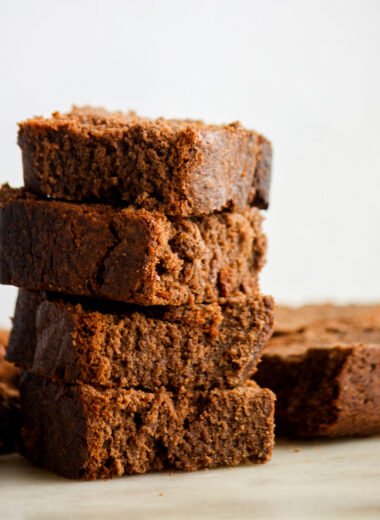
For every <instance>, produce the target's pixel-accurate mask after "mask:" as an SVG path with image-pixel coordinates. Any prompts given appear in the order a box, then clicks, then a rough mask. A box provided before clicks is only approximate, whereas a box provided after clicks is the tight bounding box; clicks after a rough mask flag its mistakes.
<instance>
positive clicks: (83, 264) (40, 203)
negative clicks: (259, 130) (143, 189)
mask: <svg viewBox="0 0 380 520" xmlns="http://www.w3.org/2000/svg"><path fill="white" fill-rule="evenodd" d="M261 222H262V218H261V215H260V213H259V210H257V209H256V208H249V209H247V210H244V211H241V212H237V211H236V212H229V211H225V212H222V213H215V214H213V215H207V216H204V217H199V218H193V219H186V218H176V219H174V218H173V219H170V218H168V217H166V216H165V215H162V214H161V213H157V212H153V213H150V212H148V211H146V210H145V209H135V208H124V209H120V208H119V209H118V208H114V207H112V206H105V205H101V204H76V203H72V202H71V203H70V202H57V201H55V200H42V199H38V198H37V197H36V196H35V195H33V194H31V193H30V192H28V191H26V190H24V189H12V188H9V186H7V185H5V186H3V187H2V188H1V190H0V283H3V284H11V285H16V286H18V287H22V288H24V289H31V290H48V291H56V292H63V293H67V294H74V295H78V296H92V297H96V298H101V299H109V300H118V301H123V302H131V303H137V304H139V305H183V304H188V303H191V302H199V303H203V302H211V301H216V300H217V299H218V298H219V297H229V296H232V295H234V294H236V293H238V292H243V293H247V294H249V293H250V292H252V290H253V289H255V288H256V286H257V275H258V272H259V270H260V269H261V267H262V265H263V263H264V258H265V251H266V237H265V235H264V234H263V233H262V230H261Z"/></svg>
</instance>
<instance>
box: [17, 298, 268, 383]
mask: <svg viewBox="0 0 380 520" xmlns="http://www.w3.org/2000/svg"><path fill="white" fill-rule="evenodd" d="M13 323H14V327H13V331H12V334H11V339H10V343H9V348H8V359H9V360H11V361H13V362H15V363H16V364H17V365H19V366H21V367H23V368H26V369H27V370H28V371H30V372H32V373H34V374H37V375H41V376H45V377H50V378H53V379H60V380H62V381H65V382H68V383H77V382H79V381H81V382H84V383H90V384H93V385H102V386H106V387H126V388H130V387H135V388H136V387H137V388H144V389H147V390H155V389H156V388H160V387H162V386H164V387H166V388H167V389H171V390H180V389H181V388H186V389H187V390H190V389H192V388H203V389H208V388H211V387H213V386H218V387H230V386H236V385H238V384H242V383H243V382H244V381H245V380H246V379H247V378H249V377H250V375H251V374H252V373H253V371H254V370H255V367H256V365H257V362H258V360H259V359H260V355H261V351H262V349H263V347H264V345H265V344H266V341H267V340H268V338H269V337H270V335H271V332H272V325H273V301H272V299H271V298H270V297H267V296H261V295H260V294H257V295H255V296H254V297H249V298H231V299H222V300H220V301H219V302H218V303H211V304H198V305H195V306H192V307H184V306H180V307H137V306H133V305H123V304H117V305H110V304H107V303H105V302H100V301H97V302H96V304H95V303H94V302H91V301H88V300H87V301H86V300H85V299H83V298H81V299H79V301H78V299H77V300H76V301H75V300H74V299H71V300H70V299H69V298H67V297H66V298H63V297H58V296H53V295H52V294H49V295H40V294H39V293H34V292H30V291H24V290H20V292H19V297H18V301H17V305H16V312H15V317H14V320H13ZM26 338H27V339H26Z"/></svg>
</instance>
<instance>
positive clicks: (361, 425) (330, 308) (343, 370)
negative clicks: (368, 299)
mask: <svg viewBox="0 0 380 520" xmlns="http://www.w3.org/2000/svg"><path fill="white" fill-rule="evenodd" d="M255 380H256V381H257V382H258V383H259V384H260V385H262V386H266V387H269V388H270V389H271V390H273V391H274V392H275V394H276V396H277V403H276V429H277V432H278V433H280V434H285V435H290V436H293V435H301V436H314V435H326V436H330V437H335V436H342V435H371V434H376V433H380V306H379V305H373V306H342V307H339V306H334V305H315V306H306V307H302V308H300V309H290V308H286V307H280V308H278V309H276V320H275V332H274V336H273V338H272V339H271V340H270V342H269V344H268V346H267V347H266V348H265V349H264V354H263V358H262V362H261V364H260V365H259V367H258V371H257V373H256V374H255Z"/></svg>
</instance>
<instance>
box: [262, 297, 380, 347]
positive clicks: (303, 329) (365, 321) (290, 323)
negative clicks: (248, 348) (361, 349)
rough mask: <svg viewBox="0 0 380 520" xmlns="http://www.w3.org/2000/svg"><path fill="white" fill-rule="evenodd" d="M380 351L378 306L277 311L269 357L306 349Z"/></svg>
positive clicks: (306, 307) (379, 307)
mask: <svg viewBox="0 0 380 520" xmlns="http://www.w3.org/2000/svg"><path fill="white" fill-rule="evenodd" d="M359 344H364V345H378V346H379V347H380V305H348V306H338V305H332V304H326V305H306V306H304V307H300V308H290V307H282V306H279V307H277V309H276V311H275V328H274V335H273V337H272V339H271V341H270V343H269V345H268V347H267V348H266V352H267V353H270V354H278V355H280V354H284V355H289V354H293V353H294V354H297V353H302V352H304V351H305V350H307V349H308V348H328V347H337V346H340V347H347V346H349V347H350V346H354V345H359Z"/></svg>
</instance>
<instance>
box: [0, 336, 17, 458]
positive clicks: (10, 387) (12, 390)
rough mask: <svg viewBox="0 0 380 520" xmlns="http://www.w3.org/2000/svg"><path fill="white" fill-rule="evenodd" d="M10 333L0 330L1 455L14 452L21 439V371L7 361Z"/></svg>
mask: <svg viewBox="0 0 380 520" xmlns="http://www.w3.org/2000/svg"><path fill="white" fill-rule="evenodd" d="M8 336H9V333H8V332H7V331H5V330H0V454H2V453H8V452H11V451H14V450H15V448H16V445H17V444H18V439H19V431H20V425H19V399H20V394H19V390H18V378H19V369H18V368H16V367H15V366H14V365H11V363H8V362H7V361H6V360H5V352H6V345H7V343H8Z"/></svg>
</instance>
